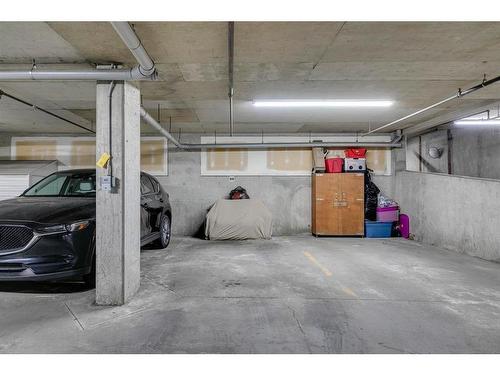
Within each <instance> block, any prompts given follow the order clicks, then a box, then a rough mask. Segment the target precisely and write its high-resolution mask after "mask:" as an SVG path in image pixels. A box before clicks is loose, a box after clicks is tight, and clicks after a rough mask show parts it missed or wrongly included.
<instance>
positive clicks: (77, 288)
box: [0, 280, 90, 294]
mask: <svg viewBox="0 0 500 375" xmlns="http://www.w3.org/2000/svg"><path fill="white" fill-rule="evenodd" d="M87 290H90V288H89V287H88V286H86V285H85V283H83V282H82V281H70V280H65V281H59V282H57V281H53V282H34V281H19V282H17V281H9V282H0V292H7V293H26V294H38V293H39V294H66V293H79V292H85V291H87Z"/></svg>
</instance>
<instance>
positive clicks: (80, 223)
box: [66, 220, 90, 232]
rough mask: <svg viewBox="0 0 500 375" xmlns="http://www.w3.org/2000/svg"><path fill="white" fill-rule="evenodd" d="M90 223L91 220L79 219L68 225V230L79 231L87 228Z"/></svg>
mask: <svg viewBox="0 0 500 375" xmlns="http://www.w3.org/2000/svg"><path fill="white" fill-rule="evenodd" d="M89 225H90V221H88V220H85V221H77V222H76V223H73V224H68V225H66V230H67V231H68V232H78V231H79V230H83V229H85V228H87V227H88V226H89Z"/></svg>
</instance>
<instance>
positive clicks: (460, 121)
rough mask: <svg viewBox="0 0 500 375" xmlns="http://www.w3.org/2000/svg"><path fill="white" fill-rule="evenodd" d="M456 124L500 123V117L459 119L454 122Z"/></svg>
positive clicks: (479, 124)
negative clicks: (493, 118) (491, 118)
mask: <svg viewBox="0 0 500 375" xmlns="http://www.w3.org/2000/svg"><path fill="white" fill-rule="evenodd" d="M454 124H455V125H475V126H481V125H500V119H495V120H458V121H455V122H454Z"/></svg>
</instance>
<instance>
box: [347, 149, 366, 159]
mask: <svg viewBox="0 0 500 375" xmlns="http://www.w3.org/2000/svg"><path fill="white" fill-rule="evenodd" d="M344 153H345V157H346V158H353V159H358V158H364V157H365V155H366V148H348V149H347V150H345V151H344Z"/></svg>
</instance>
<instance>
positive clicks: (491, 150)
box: [452, 126, 500, 179]
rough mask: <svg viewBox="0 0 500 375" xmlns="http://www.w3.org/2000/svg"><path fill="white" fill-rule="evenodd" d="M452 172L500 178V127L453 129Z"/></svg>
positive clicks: (462, 174)
mask: <svg viewBox="0 0 500 375" xmlns="http://www.w3.org/2000/svg"><path fill="white" fill-rule="evenodd" d="M452 135H453V143H452V145H453V146H452V147H453V149H452V173H453V174H455V175H460V176H472V177H482V178H494V179H500V127H498V126H493V127H488V128H482V129H480V130H478V129H471V128H460V129H454V130H453V131H452Z"/></svg>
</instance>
